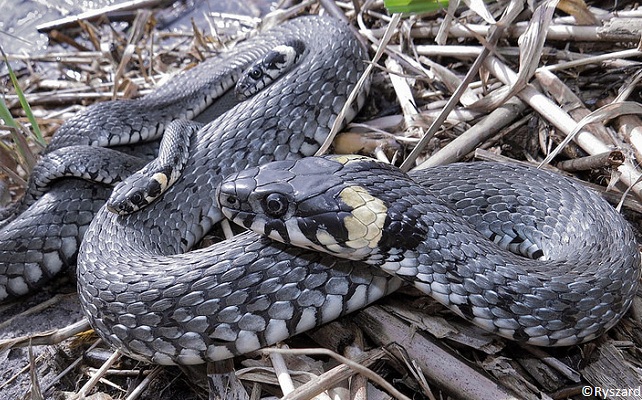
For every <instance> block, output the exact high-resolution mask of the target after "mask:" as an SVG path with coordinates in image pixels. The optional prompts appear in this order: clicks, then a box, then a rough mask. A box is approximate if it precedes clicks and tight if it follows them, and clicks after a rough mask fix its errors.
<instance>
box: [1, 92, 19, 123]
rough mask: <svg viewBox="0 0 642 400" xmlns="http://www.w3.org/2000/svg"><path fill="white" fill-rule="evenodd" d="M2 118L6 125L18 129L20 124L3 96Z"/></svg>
mask: <svg viewBox="0 0 642 400" xmlns="http://www.w3.org/2000/svg"><path fill="white" fill-rule="evenodd" d="M0 119H2V120H3V121H4V124H5V125H7V126H10V127H12V128H16V129H18V124H16V121H15V120H14V119H13V115H11V112H10V111H9V107H7V103H5V102H4V99H3V98H0Z"/></svg>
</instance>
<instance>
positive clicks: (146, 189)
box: [106, 170, 168, 215]
mask: <svg viewBox="0 0 642 400" xmlns="http://www.w3.org/2000/svg"><path fill="white" fill-rule="evenodd" d="M167 186H168V176H167V174H164V173H160V172H159V173H155V174H152V175H149V174H148V173H147V171H146V170H141V171H139V172H136V173H134V174H133V175H132V176H130V177H129V178H127V179H125V180H124V181H122V182H120V183H119V184H118V185H116V187H114V191H113V192H112V194H111V196H110V197H109V199H108V200H107V204H106V207H107V209H108V210H109V211H111V212H113V213H115V214H119V215H127V214H131V213H133V212H136V211H138V210H140V209H141V208H144V207H147V206H148V205H149V204H150V203H151V202H152V201H154V200H155V199H157V198H158V197H159V196H160V195H161V194H162V193H163V192H164V191H165V190H166V188H167Z"/></svg>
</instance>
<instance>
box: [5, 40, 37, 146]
mask: <svg viewBox="0 0 642 400" xmlns="http://www.w3.org/2000/svg"><path fill="white" fill-rule="evenodd" d="M0 53H2V57H3V58H4V62H5V64H6V65H7V69H8V70H9V77H10V78H11V83H12V84H13V87H14V89H15V90H16V94H17V95H18V100H20V106H21V107H22V109H23V110H24V111H25V114H26V115H27V119H28V120H29V122H30V123H31V129H33V133H34V135H35V136H36V140H37V141H38V142H39V143H40V144H41V145H42V146H43V147H44V146H46V145H47V143H46V142H45V139H44V138H43V137H42V132H40V127H39V126H38V122H37V121H36V117H34V115H33V112H32V111H31V106H30V105H29V103H28V102H27V99H26V97H25V94H24V93H23V92H22V89H21V88H20V84H19V82H18V78H16V74H14V72H13V69H12V68H11V65H9V60H8V59H7V55H6V54H5V52H4V50H3V49H2V47H1V46H0ZM5 108H6V105H5ZM3 119H4V118H3Z"/></svg>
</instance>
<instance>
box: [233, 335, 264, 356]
mask: <svg viewBox="0 0 642 400" xmlns="http://www.w3.org/2000/svg"><path fill="white" fill-rule="evenodd" d="M260 348H261V343H260V342H259V338H258V336H256V333H254V332H250V331H245V330H242V331H240V332H239V336H238V339H237V340H236V349H237V350H238V351H239V353H242V354H243V353H249V352H250V351H254V350H257V349H260Z"/></svg>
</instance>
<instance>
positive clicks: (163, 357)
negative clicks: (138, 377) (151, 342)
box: [152, 353, 176, 365]
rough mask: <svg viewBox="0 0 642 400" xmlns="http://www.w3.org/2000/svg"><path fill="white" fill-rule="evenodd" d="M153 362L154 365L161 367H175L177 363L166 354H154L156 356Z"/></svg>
mask: <svg viewBox="0 0 642 400" xmlns="http://www.w3.org/2000/svg"><path fill="white" fill-rule="evenodd" d="M152 361H153V362H154V364H159V365H175V364H176V363H175V362H174V360H172V358H171V357H170V356H168V355H167V354H164V353H154V356H153V357H152Z"/></svg>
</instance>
